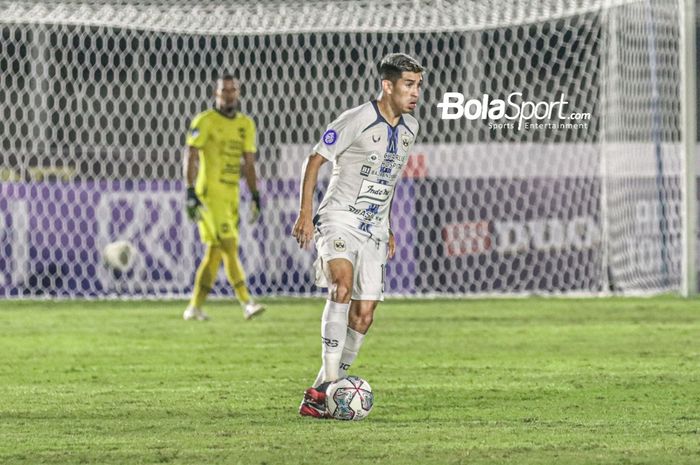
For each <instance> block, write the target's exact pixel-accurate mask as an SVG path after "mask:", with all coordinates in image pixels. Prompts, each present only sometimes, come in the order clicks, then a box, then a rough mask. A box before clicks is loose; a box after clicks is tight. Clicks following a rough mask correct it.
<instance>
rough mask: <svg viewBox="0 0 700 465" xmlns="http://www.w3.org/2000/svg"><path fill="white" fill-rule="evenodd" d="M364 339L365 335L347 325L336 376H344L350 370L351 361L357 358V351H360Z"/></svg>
mask: <svg viewBox="0 0 700 465" xmlns="http://www.w3.org/2000/svg"><path fill="white" fill-rule="evenodd" d="M364 340H365V335H364V334H362V333H360V332H357V331H355V330H354V329H352V328H351V327H350V326H348V331H347V334H346V336H345V346H344V347H343V355H341V357H340V368H339V370H338V377H339V378H345V377H346V376H347V375H348V371H350V367H351V366H352V363H353V362H354V361H355V359H356V358H357V354H358V352H360V347H362V343H363V342H364Z"/></svg>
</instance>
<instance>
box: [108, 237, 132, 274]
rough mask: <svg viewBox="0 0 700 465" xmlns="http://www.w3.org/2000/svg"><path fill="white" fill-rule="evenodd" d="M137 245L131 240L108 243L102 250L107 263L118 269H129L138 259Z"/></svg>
mask: <svg viewBox="0 0 700 465" xmlns="http://www.w3.org/2000/svg"><path fill="white" fill-rule="evenodd" d="M136 254H137V251H136V247H134V246H133V245H132V244H131V242H129V241H116V242H112V243H110V244H107V245H106V246H105V248H104V249H103V251H102V257H103V259H104V262H105V264H106V265H107V266H108V267H110V268H113V269H115V270H117V271H122V272H124V271H129V270H130V269H131V267H132V266H134V262H135V261H136Z"/></svg>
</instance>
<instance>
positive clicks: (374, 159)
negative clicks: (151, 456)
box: [367, 152, 381, 165]
mask: <svg viewBox="0 0 700 465" xmlns="http://www.w3.org/2000/svg"><path fill="white" fill-rule="evenodd" d="M380 160H381V157H380V156H379V154H378V153H377V152H371V153H370V154H369V155H367V162H369V163H371V164H373V165H376V164H377V163H379V161H380Z"/></svg>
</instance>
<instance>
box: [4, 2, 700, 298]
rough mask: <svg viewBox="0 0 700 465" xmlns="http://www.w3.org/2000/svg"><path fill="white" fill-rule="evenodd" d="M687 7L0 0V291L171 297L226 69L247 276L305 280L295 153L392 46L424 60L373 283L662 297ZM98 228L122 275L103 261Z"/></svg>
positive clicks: (262, 285)
mask: <svg viewBox="0 0 700 465" xmlns="http://www.w3.org/2000/svg"><path fill="white" fill-rule="evenodd" d="M683 19H684V18H683V11H682V10H681V9H680V8H679V6H678V2H677V1H671V0H640V1H633V0H630V1H627V0H607V1H602V0H547V1H539V0H518V1H513V2H497V1H494V0H479V1H473V2H472V1H443V0H392V1H389V2H371V1H354V0H351V1H344V2H334V1H328V0H326V1H309V2H304V1H299V0H292V1H281V0H278V1H267V2H265V1H240V2H236V4H235V5H230V4H226V5H221V4H219V3H217V2H209V1H204V2H197V3H196V4H195V3H193V2H184V1H182V2H177V1H176V2H166V1H160V0H159V1H150V0H143V1H127V0H123V1H101V0H93V1H67V0H66V1H57V2H47V3H44V2H35V1H0V70H1V72H0V162H1V164H0V166H1V168H0V179H1V183H0V250H1V251H2V252H1V253H0V296H6V297H25V296H27V297H33V296H69V297H102V296H110V297H114V296H154V297H156V296H157V297H162V296H178V297H184V296H186V295H188V294H189V292H190V291H191V286H192V282H193V279H194V271H195V268H196V266H197V263H198V260H199V258H200V257H201V256H202V250H203V249H202V245H201V244H200V243H199V241H198V236H197V233H196V228H195V225H194V224H192V223H190V222H189V221H188V220H187V218H186V216H185V215H184V197H185V196H184V185H183V181H182V168H181V166H182V158H183V153H184V141H185V133H186V130H187V127H188V125H189V122H190V120H191V118H192V117H193V116H194V115H195V114H196V113H198V112H200V111H202V110H204V109H206V108H210V107H211V106H212V104H213V99H212V96H211V92H212V84H213V81H214V79H215V78H216V76H220V75H221V74H222V73H224V72H231V73H234V74H235V75H237V76H238V77H239V78H240V80H241V82H242V102H241V104H242V107H241V109H242V111H243V112H244V113H246V114H248V115H250V116H252V117H253V119H254V120H255V121H256V123H257V127H258V146H259V152H258V156H257V169H258V176H259V187H260V191H261V195H262V203H263V214H262V218H261V220H260V221H259V222H258V223H256V224H255V225H252V226H251V225H248V224H247V223H246V222H245V221H242V222H241V225H240V248H241V257H242V261H243V264H244V268H245V270H246V273H247V276H248V282H249V286H250V288H251V290H252V291H253V292H254V293H255V294H257V295H307V294H316V293H319V292H320V290H319V289H317V288H316V287H315V286H314V285H313V271H312V266H311V264H312V262H313V259H314V253H313V251H306V250H299V248H298V246H297V244H296V242H295V241H294V239H293V238H292V237H291V228H292V224H293V221H294V219H295V217H296V212H297V209H298V191H299V182H300V180H299V177H300V168H301V164H302V161H303V159H304V158H305V157H306V156H307V155H308V154H309V153H310V150H311V148H312V147H313V144H314V143H315V141H316V140H318V139H319V137H320V136H321V134H322V133H323V131H324V129H325V127H326V125H327V124H328V123H329V122H331V121H332V120H333V119H334V118H335V117H336V116H337V115H338V114H339V113H341V112H342V111H344V110H346V109H348V108H351V107H354V106H357V105H360V104H362V103H364V102H366V101H368V100H369V99H373V98H376V97H377V94H378V90H379V80H378V76H377V72H376V64H377V62H378V61H379V60H380V59H381V58H382V57H383V56H384V55H385V54H387V53H390V52H406V53H409V54H411V55H413V56H414V57H416V58H417V59H418V60H419V61H420V62H421V63H422V64H424V65H425V67H426V68H427V71H426V73H425V76H424V78H425V81H424V90H423V94H422V97H421V102H420V103H419V106H418V108H417V110H416V114H415V116H416V117H417V119H418V121H419V122H420V125H421V128H420V133H419V136H418V140H417V143H416V145H415V147H414V149H413V153H412V154H411V155H410V158H409V160H408V166H407V169H406V171H405V173H404V176H403V178H402V179H401V180H400V182H399V184H398V186H397V189H396V192H395V197H394V202H393V210H392V221H393V228H394V230H395V232H396V239H397V243H398V252H397V257H396V258H395V259H394V260H392V261H390V262H389V264H388V266H387V272H386V273H387V276H386V290H387V292H388V293H389V294H394V295H407V296H430V295H472V294H524V293H542V294H559V293H580V294H606V293H615V292H622V293H637V292H644V293H653V292H666V291H679V290H680V289H681V284H682V282H683V273H684V269H685V268H686V267H685V265H684V263H685V262H684V260H685V256H686V253H687V246H686V245H684V244H686V240H687V239H688V238H687V236H686V235H685V230H686V224H685V222H686V220H687V218H686V213H685V212H686V205H685V202H686V200H685V195H686V194H687V187H686V183H685V179H686V178H685V175H686V172H687V168H686V162H685V158H684V157H685V153H684V150H683V144H682V142H683V138H684V137H687V135H686V134H684V132H683V121H682V117H681V115H682V112H681V105H682V103H683V102H682V100H681V98H680V95H681V86H682V83H683V76H682V73H681V66H680V62H681V48H680V47H679V43H680V42H681V31H682V24H683ZM446 94H447V95H446ZM459 102H462V103H461V105H458V103H459ZM499 109H501V110H503V111H500V110H499ZM328 176H329V172H328V171H324V172H322V175H321V178H322V179H321V184H323V182H324V180H327V179H328ZM242 185H243V184H242ZM322 191H323V189H321V190H320V192H319V195H318V198H320V196H321V193H322ZM241 192H242V202H241V218H246V217H247V212H248V209H249V205H250V204H249V201H250V199H249V195H248V192H247V189H246V188H245V187H242V189H241ZM690 239H692V240H695V237H692V238H690ZM115 240H128V241H130V242H132V243H133V244H134V245H135V247H136V248H137V249H138V250H139V256H138V259H137V261H136V263H135V264H134V267H133V268H132V269H131V270H130V271H128V272H125V273H119V272H114V271H112V270H109V269H107V268H105V267H104V266H103V264H102V258H101V252H100V251H101V250H102V248H103V247H104V246H105V245H106V244H108V243H110V242H112V241H115ZM215 292H216V293H217V294H219V295H231V290H230V289H229V287H228V285H227V284H226V282H225V278H224V276H223V273H222V274H221V275H220V277H219V280H218V281H217V285H216V289H215Z"/></svg>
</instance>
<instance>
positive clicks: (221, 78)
mask: <svg viewBox="0 0 700 465" xmlns="http://www.w3.org/2000/svg"><path fill="white" fill-rule="evenodd" d="M237 80H238V78H237V77H236V76H234V75H233V74H231V73H224V74H222V75H221V76H219V77H218V78H216V80H215V81H214V82H219V81H237Z"/></svg>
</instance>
